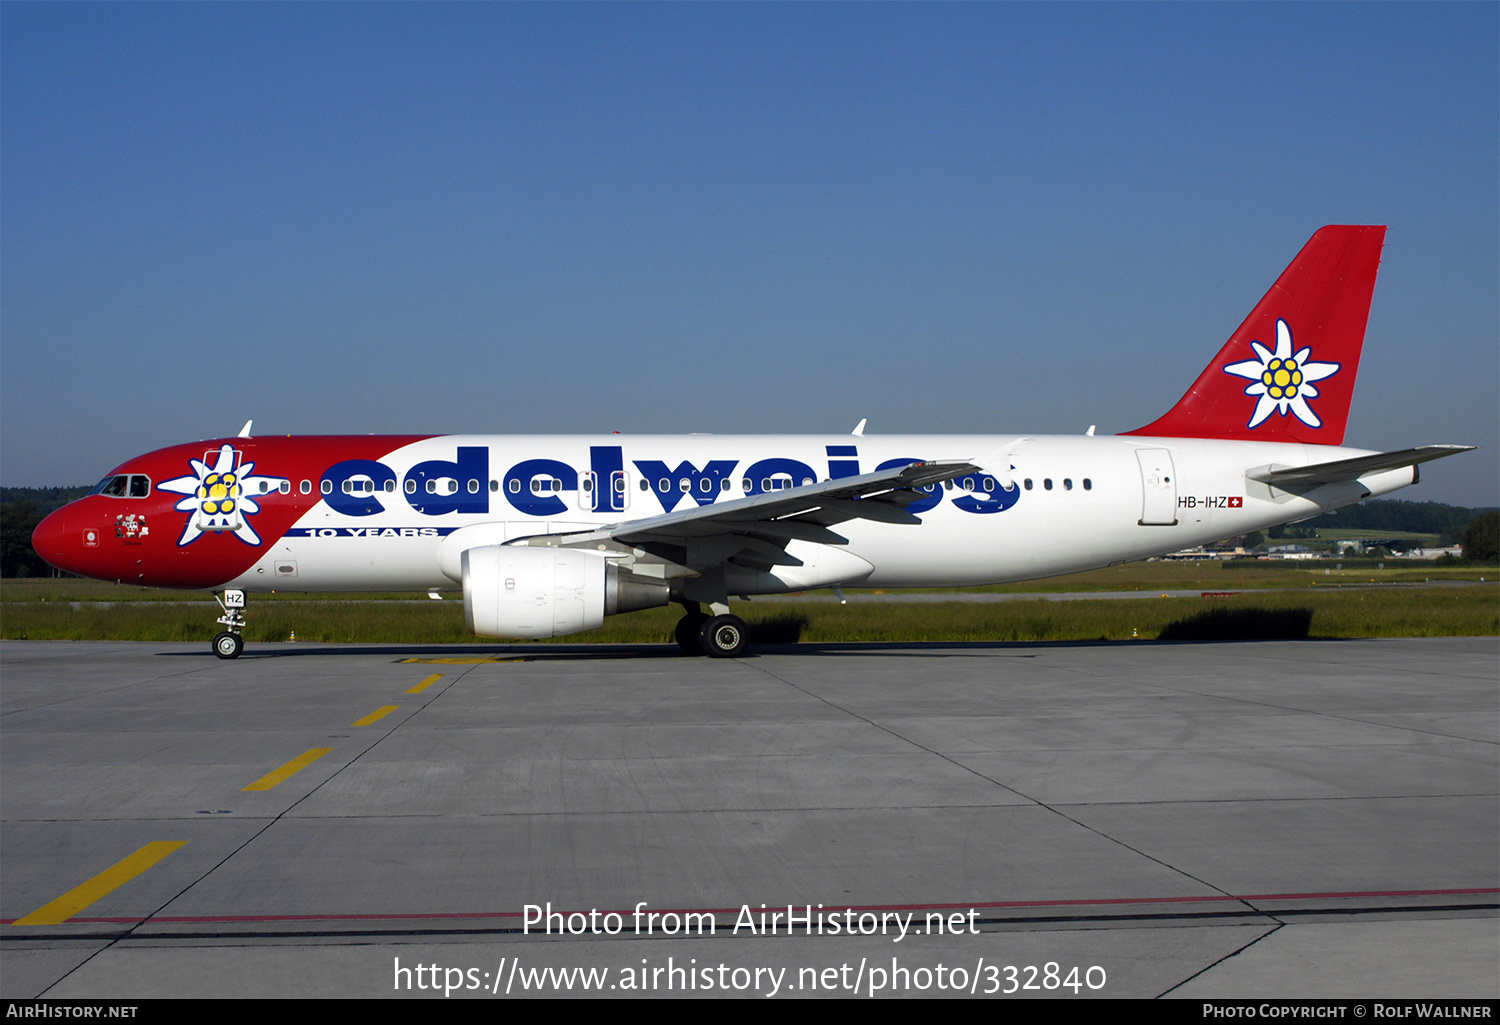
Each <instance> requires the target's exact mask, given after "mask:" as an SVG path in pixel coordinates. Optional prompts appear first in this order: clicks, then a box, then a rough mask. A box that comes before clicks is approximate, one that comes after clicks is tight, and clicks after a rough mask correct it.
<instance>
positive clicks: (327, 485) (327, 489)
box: [318, 477, 333, 495]
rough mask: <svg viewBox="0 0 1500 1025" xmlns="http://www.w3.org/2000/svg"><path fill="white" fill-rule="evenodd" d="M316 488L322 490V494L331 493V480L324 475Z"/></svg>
mask: <svg viewBox="0 0 1500 1025" xmlns="http://www.w3.org/2000/svg"><path fill="white" fill-rule="evenodd" d="M318 490H319V491H321V492H323V494H325V495H331V494H333V481H331V480H329V479H328V478H327V477H324V478H323V483H321V484H319V485H318Z"/></svg>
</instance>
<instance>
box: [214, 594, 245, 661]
mask: <svg viewBox="0 0 1500 1025" xmlns="http://www.w3.org/2000/svg"><path fill="white" fill-rule="evenodd" d="M214 600H215V601H217V602H218V603H219V608H221V609H223V610H224V614H223V615H222V616H220V617H219V620H218V621H219V622H220V623H221V624H223V626H224V627H225V629H224V630H222V631H220V632H219V634H218V635H217V636H216V637H214V644H213V648H214V654H215V655H217V656H219V657H220V658H239V657H240V652H242V651H244V650H245V639H244V638H243V637H241V636H240V631H241V630H243V629H244V628H245V592H244V591H235V590H226V591H225V592H224V596H223V597H222V598H221V597H219V596H218V595H214Z"/></svg>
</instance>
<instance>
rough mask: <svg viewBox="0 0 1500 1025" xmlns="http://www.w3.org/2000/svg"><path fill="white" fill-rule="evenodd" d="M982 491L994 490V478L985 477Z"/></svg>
mask: <svg viewBox="0 0 1500 1025" xmlns="http://www.w3.org/2000/svg"><path fill="white" fill-rule="evenodd" d="M984 490H986V491H994V490H995V478H993V477H986V478H985V479H984Z"/></svg>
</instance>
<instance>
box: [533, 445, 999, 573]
mask: <svg viewBox="0 0 1500 1025" xmlns="http://www.w3.org/2000/svg"><path fill="white" fill-rule="evenodd" d="M979 472H981V471H980V468H979V467H978V466H975V465H974V464H973V463H967V462H942V463H939V462H917V463H910V464H908V465H906V466H900V467H894V468H891V469H887V470H876V471H875V472H874V473H865V474H861V475H859V476H857V477H840V478H838V479H836V480H829V481H823V482H822V483H819V484H804V485H801V486H800V487H792V488H785V489H783V490H780V491H768V492H766V493H765V494H761V495H755V496H753V497H749V498H740V499H735V500H732V501H728V502H715V503H713V504H712V505H703V506H698V507H696V508H693V509H686V510H683V511H681V512H671V513H666V514H665V515H662V516H648V517H646V518H644V519H638V520H626V521H624V522H622V523H617V524H611V525H609V526H606V527H600V528H599V529H597V530H591V531H588V532H586V533H579V534H568V535H562V536H560V537H559V536H557V535H551V536H550V537H548V538H546V541H545V543H555V544H559V545H562V546H565V547H571V546H575V545H588V544H593V543H596V542H601V541H612V542H615V543H617V544H623V545H630V546H632V547H638V548H646V549H650V548H653V547H656V546H659V545H670V546H674V547H686V546H687V545H688V544H690V543H693V544H695V545H696V544H697V543H698V542H702V541H704V540H707V539H709V538H713V539H715V540H716V541H717V542H719V543H716V544H714V545H713V546H712V551H714V553H715V555H716V556H717V558H716V559H715V561H728V560H729V559H731V558H736V559H738V560H739V561H742V562H746V563H749V564H758V565H761V566H772V565H795V564H797V562H798V560H797V559H795V558H794V557H792V556H789V555H787V554H786V552H785V546H786V544H787V542H788V541H791V540H794V539H795V540H801V541H812V542H815V543H818V544H829V545H842V544H847V543H848V539H847V538H845V537H843V536H842V535H840V534H838V533H836V532H835V531H833V530H831V529H829V528H830V527H832V526H834V525H836V524H838V523H842V522H844V521H846V520H854V519H866V520H876V521H879V522H881V523H910V524H916V523H920V522H922V521H921V520H919V519H918V518H917V517H916V516H914V515H913V514H911V513H909V512H907V511H906V506H908V505H910V504H911V503H912V502H915V501H917V500H918V499H920V498H921V497H922V495H921V494H919V493H918V492H916V491H914V490H912V489H914V488H921V487H926V486H928V485H931V484H938V483H941V482H942V481H945V480H952V479H953V478H955V477H962V476H964V475H965V474H970V473H979ZM543 541H544V539H543V538H540V537H538V538H532V539H529V542H530V543H532V544H536V543H539V542H543ZM699 550H700V551H705V550H708V549H703V548H701V547H700V548H699ZM674 561H675V560H674ZM695 561H696V560H695Z"/></svg>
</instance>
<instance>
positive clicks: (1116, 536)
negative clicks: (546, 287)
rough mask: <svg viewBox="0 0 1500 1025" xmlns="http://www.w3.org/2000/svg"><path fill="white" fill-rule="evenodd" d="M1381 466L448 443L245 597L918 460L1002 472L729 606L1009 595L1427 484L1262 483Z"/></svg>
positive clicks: (945, 489)
mask: <svg viewBox="0 0 1500 1025" xmlns="http://www.w3.org/2000/svg"><path fill="white" fill-rule="evenodd" d="M1366 454H1369V453H1368V450H1363V449H1351V448H1343V447H1330V446H1313V445H1303V444H1294V443H1269V442H1243V441H1220V440H1198V439H1185V438H1146V437H1137V436H1129V437H1093V436H1072V435H1070V436H1057V435H1053V436H1027V435H958V436H938V435H932V436H923V435H917V436H890V437H885V436H871V437H863V436H852V435H833V436H793V435H787V436H776V435H761V436H728V435H725V436H716V435H688V436H639V437H628V436H623V435H614V436H603V437H588V436H555V437H545V436H486V435H467V436H466V435H450V436H443V437H435V438H428V439H424V440H421V441H417V442H414V443H411V444H408V445H405V446H403V447H400V448H397V449H395V450H394V451H391V452H390V453H388V454H387V455H385V456H383V457H382V458H381V459H379V460H376V461H373V462H375V463H376V464H377V466H378V467H383V469H375V470H374V472H371V470H372V468H371V467H370V466H368V465H358V466H356V467H355V468H354V469H355V470H356V471H359V472H353V471H351V472H350V473H349V474H347V475H346V479H345V480H344V481H337V480H335V481H334V482H333V483H332V486H333V487H334V488H336V489H337V490H336V491H334V492H332V493H325V498H324V500H321V501H319V502H318V503H317V504H316V505H315V506H313V507H312V508H311V509H310V510H309V511H308V512H307V513H305V514H304V515H303V516H302V517H301V518H300V519H298V521H297V522H296V524H295V526H294V528H293V529H292V530H290V531H288V532H287V534H286V535H285V536H283V537H281V538H279V539H277V540H275V541H274V542H271V543H268V545H267V548H268V550H267V552H266V554H265V555H264V557H262V558H261V559H260V560H258V561H257V562H256V563H255V564H254V565H252V566H251V567H250V569H249V570H248V571H246V572H245V573H243V574H242V575H240V576H239V577H237V578H236V579H234V580H233V581H230V582H229V585H228V586H231V587H236V588H243V589H247V590H261V591H263V590H272V589H283V590H293V591H333V590H424V589H431V588H451V587H453V586H454V585H455V583H456V582H457V578H456V577H455V575H454V567H455V566H456V565H457V560H456V558H455V556H454V553H453V551H451V549H452V547H453V544H454V543H455V542H449V538H451V537H452V536H453V535H455V534H456V533H458V532H459V531H460V530H464V534H462V535H460V536H461V537H465V538H471V539H472V538H474V537H476V536H477V537H479V538H480V542H481V543H485V544H497V543H503V542H505V541H514V540H516V539H518V538H522V537H530V536H534V535H539V534H549V533H550V534H562V533H576V532H578V531H582V530H588V529H591V528H597V527H603V526H607V525H610V524H615V523H620V522H622V521H626V520H637V519H643V518H646V517H651V516H659V515H661V514H663V513H667V512H671V511H673V510H682V509H687V508H692V507H693V506H694V505H698V506H702V505H708V504H714V505H720V504H722V503H729V502H734V501H736V500H739V499H742V498H744V497H746V496H747V495H756V494H761V493H764V492H765V491H767V490H776V489H777V488H778V487H789V486H797V485H801V484H803V483H804V482H817V481H822V480H826V479H830V478H839V477H849V476H855V475H858V474H862V473H869V472H871V471H874V470H877V469H880V468H883V467H886V466H890V465H898V464H901V463H907V462H912V461H915V460H939V461H946V460H956V461H968V462H970V463H973V464H975V465H977V466H979V467H980V468H981V469H982V470H983V471H984V475H975V476H972V477H970V478H966V479H960V480H957V481H952V482H949V483H948V484H947V485H946V486H944V485H934V486H932V487H931V488H930V489H929V491H928V494H927V495H926V497H925V498H923V499H922V500H921V501H920V502H918V503H917V504H915V505H913V506H910V507H909V509H910V511H911V512H914V513H916V514H917V516H918V517H919V518H920V520H921V523H920V524H895V523H885V522H876V521H873V520H868V519H852V520H846V521H844V522H841V523H838V524H837V525H835V526H834V527H833V528H832V529H834V530H835V531H836V532H837V533H838V534H840V535H842V536H843V537H845V538H847V540H848V544H847V546H843V545H840V546H838V547H837V555H836V556H832V555H831V556H830V558H829V560H827V561H826V562H825V564H824V565H825V566H826V567H828V568H827V569H825V570H824V571H823V572H822V574H821V575H818V574H816V573H813V574H811V575H807V574H804V575H803V576H801V577H798V576H797V575H796V574H794V573H793V574H788V575H786V576H784V577H782V578H777V579H775V580H772V581H769V582H768V581H765V580H762V581H761V583H760V584H759V585H758V586H756V587H754V588H753V589H752V588H750V587H747V586H743V581H741V585H742V586H741V587H733V586H732V587H731V593H765V592H767V591H785V590H793V589H800V588H802V587H807V586H827V585H831V584H848V585H851V586H871V587H944V586H949V587H951V586H965V585H975V584H985V583H997V582H1002V581H1007V580H1021V579H1028V578H1035V577H1044V576H1051V575H1055V574H1059V573H1066V572H1072V571H1076V570H1083V569H1089V568H1093V567H1098V566H1104V565H1108V564H1111V563H1116V562H1123V561H1127V560H1131V559H1139V558H1144V557H1147V556H1151V555H1157V554H1161V553H1165V552H1170V551H1176V550H1179V549H1183V548H1188V547H1192V546H1194V545H1199V544H1203V543H1207V542H1212V541H1216V540H1219V539H1222V538H1226V537H1232V536H1235V535H1240V534H1245V533H1249V532H1251V531H1254V530H1258V529H1262V528H1265V527H1268V526H1272V525H1275V524H1280V523H1288V522H1293V521H1296V520H1300V519H1305V518H1307V517H1310V516H1315V515H1317V514H1319V513H1320V512H1323V511H1326V510H1329V509H1335V508H1338V507H1340V506H1344V505H1349V504H1352V503H1353V502H1357V501H1360V500H1362V499H1364V498H1367V497H1371V496H1373V495H1381V494H1385V493H1387V492H1390V491H1394V490H1396V489H1397V488H1400V487H1404V486H1406V485H1408V484H1411V483H1413V482H1414V481H1415V479H1416V475H1415V471H1414V470H1413V468H1412V467H1409V466H1408V467H1403V468H1401V469H1397V470H1386V471H1381V472H1376V473H1372V474H1370V475H1368V476H1366V477H1362V478H1360V479H1359V480H1357V481H1345V482H1341V483H1336V484H1328V485H1323V486H1321V487H1318V488H1315V489H1310V490H1306V491H1305V493H1302V494H1294V493H1291V492H1288V491H1284V490H1280V489H1277V488H1273V487H1269V486H1267V485H1264V484H1260V483H1257V482H1254V481H1251V480H1248V479H1247V477H1246V472H1247V471H1250V470H1255V469H1259V468H1265V467H1268V466H1275V467H1278V468H1281V467H1297V466H1304V465H1308V464H1313V463H1325V462H1329V461H1333V460H1339V459H1346V458H1350V457H1354V456H1360V455H1366ZM365 462H366V463H368V462H371V461H365ZM309 484H310V486H311V487H313V488H317V487H319V486H320V481H319V480H317V479H316V478H313V479H311V480H310V481H309ZM290 486H291V487H292V488H298V487H304V486H306V485H304V484H303V482H301V481H291V482H290ZM387 489H389V490H387ZM970 489H972V490H970ZM466 528H473V529H466ZM476 532H478V533H476ZM445 543H448V544H449V548H450V551H448V552H447V553H446V558H445V553H444V545H445ZM466 543H473V542H472V540H471V541H470V542H466ZM797 544H799V542H795V541H794V542H793V545H797ZM818 547H821V548H825V549H826V548H830V547H832V546H818ZM847 556H852V557H853V559H852V560H849V559H847V558H846V557H847ZM814 561H816V560H814ZM865 565H868V567H869V569H868V571H865V570H864V569H863V567H864V566H865ZM445 566H446V567H447V570H446V571H445V568H444V567H445Z"/></svg>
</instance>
